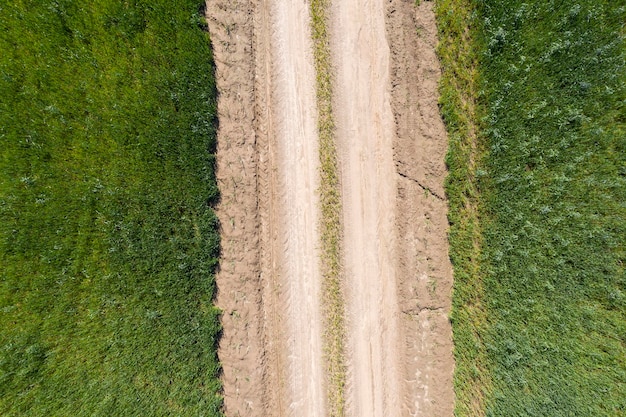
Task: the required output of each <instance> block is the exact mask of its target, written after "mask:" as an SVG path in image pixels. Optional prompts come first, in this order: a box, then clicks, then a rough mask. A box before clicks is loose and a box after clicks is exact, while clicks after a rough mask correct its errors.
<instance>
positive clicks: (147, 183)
mask: <svg viewBox="0 0 626 417" xmlns="http://www.w3.org/2000/svg"><path fill="white" fill-rule="evenodd" d="M200 4H201V2H200V1H198V0H184V1H183V0H178V1H174V2H172V1H166V0H150V1H144V0H132V1H125V2H119V1H114V0H91V1H83V0H80V1H76V0H44V1H32V0H18V1H12V2H3V4H2V5H1V6H0V51H1V53H0V97H1V98H2V99H1V100H0V265H2V267H0V415H2V416H6V417H9V416H25V415H28V416H64V417H66V416H107V417H108V416H165V415H176V416H218V415H220V407H221V403H222V400H221V397H220V396H219V389H220V384H219V380H218V373H219V370H220V368H219V365H218V362H217V358H216V340H217V337H218V333H219V330H220V329H219V322H218V313H219V312H218V311H217V309H215V308H214V307H213V305H212V297H213V293H214V280H213V276H212V273H213V270H214V268H215V266H216V263H217V259H216V258H217V256H218V250H219V235H218V233H217V220H216V217H215V215H214V214H213V212H212V210H211V209H210V207H209V203H210V202H211V201H212V200H214V199H215V198H216V196H217V186H216V182H215V179H214V174H213V165H214V159H213V155H212V154H211V153H212V152H213V148H214V145H215V134H214V124H215V123H214V122H215V120H214V119H215V86H214V80H213V75H212V74H213V69H212V61H211V52H210V47H209V39H208V35H207V33H206V32H205V26H204V18H203V16H202V15H201V9H199V5H200Z"/></svg>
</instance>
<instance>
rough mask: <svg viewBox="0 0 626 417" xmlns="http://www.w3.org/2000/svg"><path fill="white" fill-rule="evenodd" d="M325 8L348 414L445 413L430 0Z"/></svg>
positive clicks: (442, 243) (441, 228)
mask: <svg viewBox="0 0 626 417" xmlns="http://www.w3.org/2000/svg"><path fill="white" fill-rule="evenodd" d="M333 14H334V20H333V29H332V37H333V40H332V45H333V48H334V62H335V66H336V68H337V74H336V84H335V91H336V95H337V97H336V100H335V115H336V120H337V127H338V129H337V144H338V147H339V154H340V155H341V157H340V166H341V175H342V194H343V205H344V233H345V237H344V248H345V254H344V266H345V288H346V308H347V314H348V317H347V318H348V320H347V322H348V324H347V326H348V328H347V333H348V335H347V336H348V354H347V357H348V369H349V377H348V390H349V392H348V415H351V416H352V415H353V416H361V417H369V416H372V417H374V416H381V417H382V416H385V417H394V416H437V417H439V416H451V415H452V410H453V405H454V396H453V392H452V379H451V378H452V371H453V367H454V362H453V358H452V344H451V332H450V324H449V321H448V319H447V314H448V312H449V308H450V289H451V283H452V273H451V267H450V263H449V260H448V252H447V237H446V232H447V220H446V202H445V200H444V191H443V180H444V177H445V174H446V171H445V165H444V155H445V150H446V147H447V143H446V136H445V129H444V127H443V124H442V121H441V118H440V115H439V112H438V107H437V97H438V96H437V81H438V77H439V74H440V69H439V67H438V61H437V58H436V56H435V52H434V51H435V49H434V48H435V45H436V27H435V21H434V14H433V12H432V3H429V2H422V4H421V6H420V7H418V8H416V7H415V6H414V3H413V2H406V1H394V0H392V1H391V2H383V1H381V0H350V1H347V0H344V1H336V2H335V4H334V8H333ZM417 34H419V36H417Z"/></svg>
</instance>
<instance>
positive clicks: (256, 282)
mask: <svg viewBox="0 0 626 417" xmlns="http://www.w3.org/2000/svg"><path fill="white" fill-rule="evenodd" d="M207 14H208V16H210V18H209V30H210V32H211V36H212V42H213V46H214V54H215V61H216V66H217V68H216V69H217V81H218V89H219V91H220V97H219V114H220V130H219V133H218V141H219V149H218V180H219V182H220V187H221V190H222V202H221V204H220V205H219V208H218V214H219V217H220V220H221V222H222V247H223V250H222V251H223V253H222V261H221V270H220V272H219V274H218V277H217V278H218V281H217V284H218V288H219V296H218V299H217V305H218V306H219V307H221V308H222V309H223V310H224V316H223V326H224V332H223V337H222V340H221V343H220V350H219V356H220V360H221V361H222V365H223V378H222V380H223V384H224V397H225V412H226V414H227V415H228V416H257V415H258V416H261V415H272V416H323V415H325V390H324V388H323V381H324V376H323V374H322V372H323V366H322V337H321V335H322V330H321V313H320V283H321V273H320V260H319V252H318V249H319V246H320V242H319V236H318V233H317V226H318V218H319V215H318V210H319V203H318V196H317V188H318V186H319V171H318V166H319V157H318V140H317V117H316V99H315V89H314V88H315V84H314V83H315V72H314V68H313V57H312V43H311V35H310V32H309V14H308V4H307V3H306V2H305V1H273V0H260V1H258V2H253V1H237V0H235V1H221V0H218V1H216V2H208V7H207Z"/></svg>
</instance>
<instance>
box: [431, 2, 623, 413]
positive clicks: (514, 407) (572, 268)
mask: <svg viewBox="0 0 626 417" xmlns="http://www.w3.org/2000/svg"><path fill="white" fill-rule="evenodd" d="M438 18H439V24H440V32H441V33H440V34H441V39H442V43H441V46H440V56H441V58H442V60H443V66H444V79H443V82H442V87H441V91H442V111H443V114H444V117H445V119H446V122H447V124H448V129H449V131H450V138H451V149H450V155H449V157H448V162H449V165H450V169H451V174H450V178H449V180H448V193H449V195H450V200H451V214H450V220H451V223H452V230H451V235H450V236H451V239H450V241H451V245H452V249H451V256H452V259H453V263H454V266H455V277H456V283H455V293H454V298H455V299H454V311H453V317H452V319H453V326H454V337H455V344H456V346H455V349H456V350H455V357H456V360H457V373H456V377H455V378H456V379H455V384H456V385H455V386H456V390H457V396H458V403H457V414H458V415H462V416H465V415H467V416H469V415H487V416H620V415H626V274H625V270H624V262H625V259H624V258H625V249H626V247H625V242H626V65H625V60H626V44H625V39H624V37H625V29H624V22H626V2H625V1H623V0H618V1H596V0H579V1H555V0H551V1H521V0H508V1H495V0H482V1H471V0H440V1H439V2H438ZM468 28H469V30H468ZM474 133H475V134H474Z"/></svg>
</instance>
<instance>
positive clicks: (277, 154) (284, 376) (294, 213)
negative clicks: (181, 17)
mask: <svg viewBox="0 0 626 417" xmlns="http://www.w3.org/2000/svg"><path fill="white" fill-rule="evenodd" d="M308 7H309V5H308V4H307V3H306V2H305V0H289V1H287V0H209V1H208V3H207V15H208V16H210V17H209V18H208V21H209V30H210V32H211V37H212V42H213V47H214V55H215V61H216V70H217V82H218V89H219V91H220V97H219V104H218V108H219V116H220V129H219V133H218V141H219V146H218V181H219V183H220V189H221V192H222V201H221V204H220V206H219V207H218V215H219V218H220V221H221V223H222V251H223V253H222V261H221V269H220V271H219V274H218V277H217V279H218V281H217V284H218V289H219V293H218V298H217V304H218V306H219V307H221V308H222V309H223V311H224V315H223V327H224V332H223V337H222V339H221V342H220V349H219V356H220V360H221V362H222V365H223V378H222V380H223V384H224V397H225V412H226V415H227V416H229V417H230V416H252V417H255V416H323V415H327V414H328V413H327V410H326V398H325V389H324V386H323V384H324V382H323V381H324V375H323V369H324V366H323V364H322V360H323V354H322V350H323V347H322V346H321V342H322V337H321V335H322V329H321V323H322V322H323V321H322V318H321V317H320V315H321V310H320V301H321V300H320V281H321V277H320V270H319V269H320V261H319V251H318V249H319V245H320V242H319V237H318V236H319V233H318V229H317V226H318V215H319V214H318V210H319V208H318V197H317V192H316V190H317V187H318V181H319V172H318V148H317V146H318V140H317V134H316V132H317V127H316V113H315V111H316V110H315V109H316V102H315V94H314V81H315V74H314V69H313V57H312V55H311V40H310V32H309V15H308ZM332 16H333V18H332V22H331V23H332V24H331V26H332V27H331V32H332V39H331V47H332V48H333V59H334V67H335V72H336V73H335V78H334V81H335V85H334V88H335V99H334V103H333V105H334V109H335V117H336V122H337V146H338V150H339V164H340V171H341V181H342V189H341V191H342V199H343V207H344V214H343V222H344V224H343V227H344V254H343V259H344V284H345V285H344V290H345V301H346V315H347V317H346V319H347V329H346V332H347V334H346V338H347V348H348V351H347V361H348V364H347V365H348V369H349V375H348V381H347V384H348V387H347V388H348V392H347V398H348V399H347V401H348V408H347V413H346V414H347V415H348V416H359V417H362V416H363V417H369V416H385V417H395V416H438V417H439V416H444V417H445V416H451V415H452V409H453V402H454V396H453V391H452V379H451V378H452V371H453V367H454V362H453V359H452V343H451V335H450V324H449V321H448V319H447V314H448V312H449V308H450V289H451V283H452V273H451V266H450V263H449V260H448V253H447V240H446V231H447V220H446V201H445V199H444V197H445V196H444V191H443V178H444V176H445V173H446V172H445V166H444V163H443V157H444V154H445V150H446V147H447V144H446V137H445V130H444V128H443V124H442V122H441V119H440V117H439V113H438V108H437V91H436V85H437V80H438V77H439V74H440V69H439V67H438V62H437V59H436V57H435V55H434V47H435V42H436V28H435V24H434V16H433V13H432V4H431V3H430V2H424V1H422V3H421V6H419V7H416V6H415V5H414V2H413V1H403V0H389V1H385V2H383V1H382V0H335V1H334V2H333V6H332ZM416 34H418V36H416Z"/></svg>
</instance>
